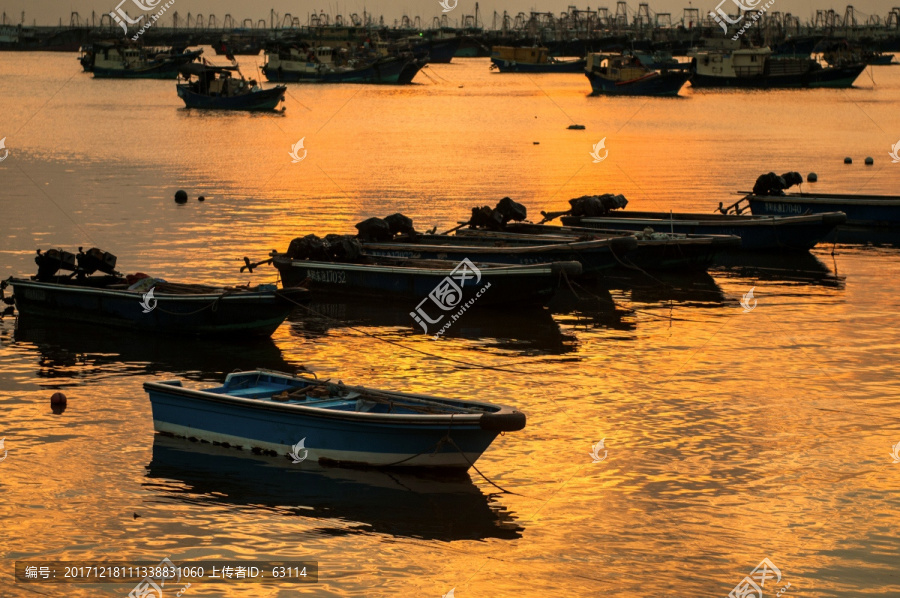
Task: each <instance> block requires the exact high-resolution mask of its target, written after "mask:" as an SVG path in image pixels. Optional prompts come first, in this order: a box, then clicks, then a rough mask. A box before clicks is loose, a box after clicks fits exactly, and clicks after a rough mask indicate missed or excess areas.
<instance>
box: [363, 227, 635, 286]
mask: <svg viewBox="0 0 900 598" xmlns="http://www.w3.org/2000/svg"><path fill="white" fill-rule="evenodd" d="M362 245H363V251H364V252H365V253H366V254H368V255H380V256H389V257H403V258H414V259H428V260H430V259H439V260H449V261H451V262H459V261H462V260H464V259H469V260H472V261H476V262H488V263H496V264H546V263H549V262H580V263H581V268H582V274H583V275H587V276H591V275H596V274H598V273H600V272H602V271H604V270H608V269H610V268H614V267H615V266H617V265H619V264H620V263H621V261H622V258H623V257H624V256H625V255H627V254H628V252H629V251H632V250H634V249H635V248H636V247H637V241H636V240H635V239H634V237H631V236H627V237H610V238H605V239H593V240H590V241H574V242H571V243H553V244H536V245H506V246H504V245H503V244H502V243H498V242H496V241H493V240H479V239H470V238H466V237H461V236H452V235H418V236H417V237H416V238H414V239H411V238H398V239H395V240H392V241H386V242H371V241H367V242H363V244H362Z"/></svg>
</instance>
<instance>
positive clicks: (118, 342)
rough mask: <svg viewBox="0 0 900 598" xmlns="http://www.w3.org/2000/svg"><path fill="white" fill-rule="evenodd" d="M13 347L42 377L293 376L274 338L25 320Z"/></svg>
mask: <svg viewBox="0 0 900 598" xmlns="http://www.w3.org/2000/svg"><path fill="white" fill-rule="evenodd" d="M12 339H13V343H14V344H16V345H19V347H20V348H23V347H24V348H25V349H26V350H28V351H33V352H34V354H35V357H36V363H37V371H36V372H35V375H36V376H37V377H38V378H51V379H70V378H77V379H78V380H79V381H83V380H85V379H91V378H98V377H102V376H107V375H109V373H111V372H114V373H116V374H122V375H133V376H148V375H156V374H160V373H173V374H178V375H182V376H186V377H188V378H191V379H195V380H221V379H222V377H223V375H224V374H227V373H228V372H232V371H234V370H236V369H241V370H247V369H252V368H257V367H260V368H268V369H273V370H279V371H294V370H296V368H295V367H294V366H292V365H291V364H289V363H288V362H287V361H285V360H284V358H283V356H282V353H281V350H280V349H279V348H278V347H277V346H276V345H275V343H274V342H273V341H272V339H270V338H263V339H252V340H246V341H240V342H223V341H222V340H203V339H195V338H185V337H180V338H175V337H171V338H170V337H166V336H161V335H158V334H157V335H141V334H139V333H134V332H129V331H119V330H117V331H116V334H113V335H110V334H107V333H106V331H98V330H97V327H96V326H91V325H87V324H63V325H60V324H59V323H58V322H52V323H51V322H48V321H46V320H42V319H40V318H36V319H32V318H29V317H27V316H23V315H20V316H19V318H18V321H17V322H16V328H15V330H14V331H13V335H12Z"/></svg>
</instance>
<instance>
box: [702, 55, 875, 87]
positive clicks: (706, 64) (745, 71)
mask: <svg viewBox="0 0 900 598" xmlns="http://www.w3.org/2000/svg"><path fill="white" fill-rule="evenodd" d="M688 55H689V56H690V57H691V58H692V64H693V73H694V74H693V76H692V77H691V85H692V86H693V87H754V88H781V87H833V88H846V87H852V86H853V82H854V81H856V79H857V78H858V77H859V75H860V74H861V73H862V72H863V71H864V70H865V68H866V64H865V63H864V62H860V63H856V64H844V65H841V66H829V67H823V66H822V65H821V64H819V62H817V61H816V60H813V59H812V58H810V57H808V56H801V57H797V56H776V55H773V53H772V50H771V49H769V48H768V47H765V48H716V49H705V50H692V51H691V52H690V53H689V54H688Z"/></svg>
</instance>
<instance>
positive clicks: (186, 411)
mask: <svg viewBox="0 0 900 598" xmlns="http://www.w3.org/2000/svg"><path fill="white" fill-rule="evenodd" d="M144 390H146V391H147V393H148V394H149V395H150V403H151V406H152V409H153V425H154V428H155V429H156V431H157V432H159V433H161V434H166V435H170V436H176V437H185V438H188V439H192V440H200V441H207V442H212V443H218V444H221V445H223V446H226V447H234V448H239V449H241V450H247V451H251V452H253V453H256V454H265V455H270V456H279V455H281V456H283V457H285V458H288V459H291V460H292V462H294V463H297V464H299V463H302V462H303V461H306V460H310V461H313V462H318V463H319V464H320V465H338V466H349V467H382V468H395V467H396V468H421V469H435V470H440V471H447V472H452V471H457V472H460V471H462V472H464V471H466V470H467V469H469V467H471V466H472V465H473V464H474V463H475V461H477V460H478V458H479V457H481V455H482V453H484V451H486V450H487V448H488V447H489V446H490V445H491V442H493V441H494V439H495V438H496V437H497V436H498V435H499V434H500V433H501V432H514V431H516V430H521V429H522V428H524V427H525V414H523V413H522V412H520V411H518V410H517V409H514V408H512V407H507V406H503V405H495V404H491V403H483V402H477V401H463V400H458V399H446V398H440V397H433V396H428V395H422V394H408V393H399V392H392V391H384V390H375V389H370V388H365V387H362V386H347V385H344V384H343V383H342V382H331V381H330V380H319V379H318V378H316V377H314V376H306V375H302V376H292V375H290V374H285V373H280V372H274V371H270V370H255V371H250V372H238V373H231V374H229V375H228V377H227V378H226V379H225V383H224V384H223V385H222V386H217V387H215V388H207V389H198V390H194V389H189V388H185V387H184V386H182V384H181V381H180V380H174V381H165V382H146V383H144Z"/></svg>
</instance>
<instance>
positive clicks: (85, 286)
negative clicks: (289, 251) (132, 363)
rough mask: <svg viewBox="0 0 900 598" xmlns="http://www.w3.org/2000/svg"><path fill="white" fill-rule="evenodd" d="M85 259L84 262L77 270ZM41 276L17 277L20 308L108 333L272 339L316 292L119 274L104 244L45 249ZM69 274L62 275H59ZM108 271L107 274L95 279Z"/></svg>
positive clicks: (14, 285)
mask: <svg viewBox="0 0 900 598" xmlns="http://www.w3.org/2000/svg"><path fill="white" fill-rule="evenodd" d="M76 260H77V265H76ZM35 262H36V263H37V264H38V274H37V275H36V276H33V277H31V278H28V279H26V278H12V277H11V278H9V279H8V280H5V281H3V283H0V284H2V287H3V288H5V287H6V286H12V288H13V296H14V299H15V306H16V309H17V310H19V313H20V314H22V315H23V316H27V317H36V318H37V317H39V318H52V319H55V320H58V321H61V322H67V321H69V322H84V323H90V324H95V325H98V326H100V327H101V328H98V330H104V329H105V328H129V329H132V330H139V331H142V332H154V333H163V334H183V335H229V336H242V335H247V336H256V335H262V336H268V335H270V334H272V333H273V332H274V331H275V329H276V328H278V326H279V325H280V324H281V323H282V322H283V321H284V320H285V318H287V316H288V313H290V311H291V309H293V308H294V307H295V306H296V305H297V304H298V303H299V302H301V301H304V300H306V298H307V295H308V291H306V289H302V288H295V289H287V290H278V289H277V288H276V287H275V285H259V286H257V287H250V286H249V285H247V286H233V287H226V286H211V285H201V284H179V283H173V282H168V281H165V280H162V279H158V278H152V277H149V276H147V275H145V274H135V275H131V276H123V275H121V274H119V273H118V272H116V270H115V267H116V256H114V255H112V254H111V253H108V252H105V251H103V250H101V249H98V248H96V247H94V248H91V249H90V250H88V251H87V252H83V251H81V248H79V253H78V255H77V256H76V255H75V254H73V253H70V252H67V251H63V250H57V249H52V250H49V251H46V252H43V253H42V252H41V251H40V250H38V255H37V256H36V257H35ZM60 270H62V271H66V272H69V274H63V275H61V274H59V271H60ZM97 272H100V273H101V274H100V275H97V276H95V275H94V274H95V273H97Z"/></svg>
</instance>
